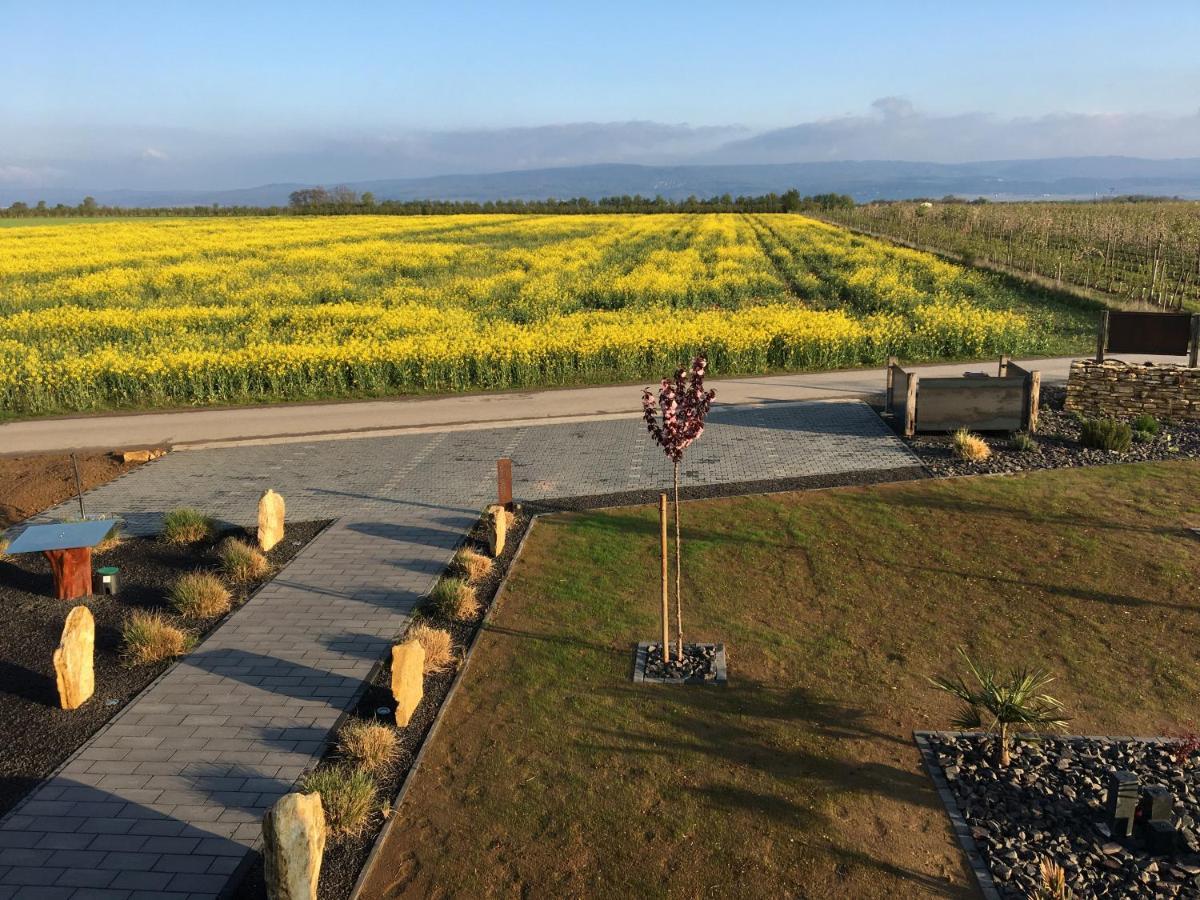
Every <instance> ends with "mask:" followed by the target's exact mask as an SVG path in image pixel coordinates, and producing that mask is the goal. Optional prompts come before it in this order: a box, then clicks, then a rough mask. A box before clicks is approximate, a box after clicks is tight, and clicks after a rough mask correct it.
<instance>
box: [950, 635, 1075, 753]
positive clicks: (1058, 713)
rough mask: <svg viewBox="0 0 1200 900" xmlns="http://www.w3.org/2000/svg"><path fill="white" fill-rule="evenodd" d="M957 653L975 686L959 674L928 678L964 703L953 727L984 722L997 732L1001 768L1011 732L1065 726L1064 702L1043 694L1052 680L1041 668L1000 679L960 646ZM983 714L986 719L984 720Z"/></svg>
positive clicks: (1007, 749) (974, 725) (973, 725)
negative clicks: (950, 676) (976, 661)
mask: <svg viewBox="0 0 1200 900" xmlns="http://www.w3.org/2000/svg"><path fill="white" fill-rule="evenodd" d="M958 653H959V655H960V656H961V657H962V658H963V661H964V662H965V663H966V664H967V670H968V671H969V672H970V673H971V677H972V678H974V680H975V686H972V685H968V684H967V682H966V680H964V679H963V678H962V677H961V676H958V677H955V678H931V679H929V680H930V681H931V682H932V683H933V684H934V685H935V686H936V687H939V688H941V689H942V690H943V691H946V692H948V693H951V694H953V695H954V696H955V697H957V698H958V699H959V700H961V701H963V703H964V704H966V705H965V706H964V708H963V711H962V712H961V713H960V714H959V715H958V716H957V717H956V718H955V719H954V721H953V723H952V724H953V725H954V727H955V728H958V729H960V730H963V731H969V730H972V729H976V728H982V727H984V726H985V725H986V727H987V730H988V732H989V733H992V732H994V733H995V734H996V735H997V738H998V742H997V748H996V749H997V753H996V761H997V763H998V764H999V765H1000V766H1001V767H1004V766H1007V765H1008V763H1009V759H1010V753H1009V739H1010V737H1011V735H1012V734H1013V733H1014V732H1017V731H1034V732H1036V731H1046V730H1050V729H1055V730H1062V729H1064V728H1066V725H1067V721H1068V720H1067V719H1066V717H1064V716H1063V715H1062V711H1063V705H1062V704H1061V703H1059V702H1058V701H1057V700H1055V699H1054V698H1053V697H1051V696H1050V695H1049V694H1047V693H1044V690H1045V687H1046V685H1048V684H1049V683H1050V682H1051V681H1053V680H1054V678H1053V677H1052V676H1051V675H1049V674H1048V673H1047V672H1046V671H1045V670H1044V669H1026V668H1022V669H1018V670H1016V671H1015V672H1012V673H1010V674H1009V675H1008V676H1007V677H1005V678H1000V677H998V676H997V675H996V673H995V672H993V671H991V670H990V669H987V668H984V667H982V666H979V665H976V664H975V663H974V662H972V660H971V658H970V657H969V656H967V654H966V651H964V650H963V649H962V648H961V647H959V648H958ZM985 714H986V715H987V717H988V720H989V721H986V722H985V719H984V715H985Z"/></svg>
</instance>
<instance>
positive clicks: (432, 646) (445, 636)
mask: <svg viewBox="0 0 1200 900" xmlns="http://www.w3.org/2000/svg"><path fill="white" fill-rule="evenodd" d="M408 636H409V638H411V639H412V640H415V641H416V642H417V643H419V644H420V645H421V649H422V650H424V651H425V674H426V675H428V674H430V673H431V672H442V671H444V670H445V669H447V668H449V667H450V666H452V665H453V664H454V640H453V638H451V636H450V632H448V631H446V630H445V629H443V628H434V627H433V626H432V625H426V624H425V623H424V622H416V623H414V624H413V625H412V627H411V628H409V629H408Z"/></svg>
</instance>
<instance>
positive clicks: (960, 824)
mask: <svg viewBox="0 0 1200 900" xmlns="http://www.w3.org/2000/svg"><path fill="white" fill-rule="evenodd" d="M963 733H964V732H957V731H953V732H952V731H914V732H913V740H914V741H916V744H917V749H918V750H919V751H920V752H921V761H922V762H924V763H925V770H926V771H927V772H928V773H929V777H930V779H931V780H932V781H933V787H934V790H936V791H937V793H938V797H940V798H941V801H942V806H944V807H945V808H946V815H947V816H949V817H950V828H951V829H952V830H953V831H954V836H955V837H956V838H957V839H958V845H959V846H960V847H962V850H963V853H964V854H966V857H967V864H968V865H969V866H970V867H971V871H972V872H974V873H975V880H976V881H978V882H979V890H980V891H981V892H982V893H983V896H984V900H1002V898H1001V896H1000V891H999V890H997V888H996V882H995V881H993V880H992V870H991V869H989V868H988V864H987V861H986V860H985V859H984V858H983V853H982V852H981V851H980V849H979V845H978V844H976V843H975V838H973V837H971V829H970V827H969V826H968V825H967V820H966V819H964V818H963V817H962V813H960V812H959V811H958V801H957V800H956V799H955V798H954V792H953V791H951V790H950V783H949V782H948V781H946V776H945V775H944V774H943V773H942V767H941V765H940V764H939V763H938V760H937V754H936V753H935V752H934V750H933V747H932V746H930V743H929V738H930V737H961V736H962V734H963Z"/></svg>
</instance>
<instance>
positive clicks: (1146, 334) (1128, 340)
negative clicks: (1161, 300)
mask: <svg viewBox="0 0 1200 900" xmlns="http://www.w3.org/2000/svg"><path fill="white" fill-rule="evenodd" d="M1191 338H1192V316H1191V314H1190V313H1154V312H1120V311H1118V310H1110V311H1109V313H1108V352H1109V353H1161V354H1164V355H1172V356H1186V355H1187V352H1188V343H1189V342H1190V341H1191Z"/></svg>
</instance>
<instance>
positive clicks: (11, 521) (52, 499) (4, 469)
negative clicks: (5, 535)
mask: <svg viewBox="0 0 1200 900" xmlns="http://www.w3.org/2000/svg"><path fill="white" fill-rule="evenodd" d="M75 458H76V459H77V460H78V461H79V480H80V481H81V482H82V483H83V489H84V490H85V491H90V490H91V489H92V488H94V487H97V486H99V485H101V484H104V483H105V482H107V481H112V480H113V479H114V478H117V477H119V476H121V475H124V474H125V473H126V472H128V471H130V470H131V469H135V468H137V467H138V466H139V465H141V463H123V462H121V460H120V459H118V458H117V457H115V456H113V455H112V454H111V453H77V454H75ZM74 496H75V470H74V468H73V467H72V466H71V456H70V454H68V453H37V454H31V455H26V456H0V529H3V528H7V527H8V526H9V525H15V524H16V523H17V522H22V521H24V520H25V519H28V518H29V517H30V516H33V515H36V514H37V513H40V512H41V511H42V510H45V509H49V508H50V507H52V506H55V505H57V504H59V503H62V502H63V501H64V500H69V499H71V498H72V497H74Z"/></svg>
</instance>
